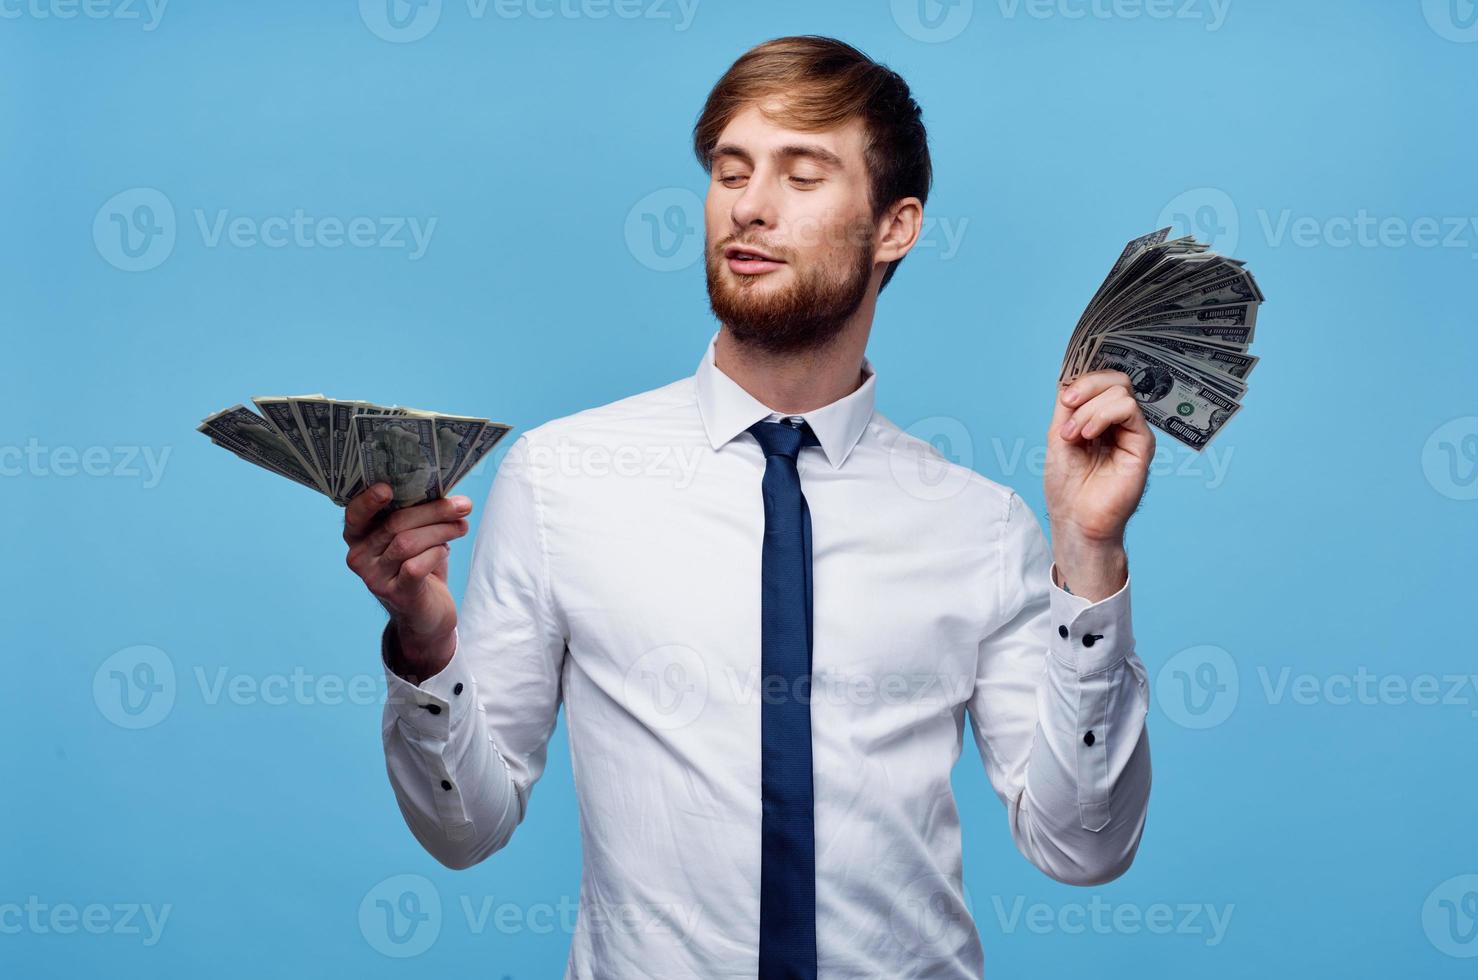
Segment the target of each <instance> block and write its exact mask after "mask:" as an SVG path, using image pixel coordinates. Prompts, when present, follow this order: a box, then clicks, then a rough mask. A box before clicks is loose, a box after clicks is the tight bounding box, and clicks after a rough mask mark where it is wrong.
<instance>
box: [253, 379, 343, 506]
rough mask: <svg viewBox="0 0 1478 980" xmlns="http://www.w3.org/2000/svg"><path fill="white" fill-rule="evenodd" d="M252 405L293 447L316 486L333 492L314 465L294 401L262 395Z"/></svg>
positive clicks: (311, 452) (326, 491)
mask: <svg viewBox="0 0 1478 980" xmlns="http://www.w3.org/2000/svg"><path fill="white" fill-rule="evenodd" d="M252 404H254V405H256V406H257V411H259V412H261V413H262V417H263V418H265V419H266V420H267V421H268V422H269V423H271V425H272V428H274V429H276V430H277V432H278V434H279V435H281V436H282V438H283V439H285V440H287V443H288V445H289V446H291V447H292V452H293V455H294V456H295V457H297V459H298V461H299V462H300V463H301V464H302V466H303V468H304V469H305V470H307V471H308V473H310V474H311V475H312V478H313V483H314V485H315V486H316V487H317V488H318V489H319V490H321V491H323V492H324V493H329V492H331V491H332V488H331V487H330V486H329V484H328V479H327V477H326V476H325V474H323V473H320V472H319V470H318V467H317V465H316V464H315V463H314V459H313V451H312V450H311V449H309V448H308V439H307V436H306V435H305V434H304V433H303V431H302V429H301V428H300V426H299V423H298V417H297V415H296V414H295V413H294V412H293V407H292V399H290V398H288V397H286V396H276V395H261V396H258V397H256V398H253V399H252ZM243 408H244V406H243Z"/></svg>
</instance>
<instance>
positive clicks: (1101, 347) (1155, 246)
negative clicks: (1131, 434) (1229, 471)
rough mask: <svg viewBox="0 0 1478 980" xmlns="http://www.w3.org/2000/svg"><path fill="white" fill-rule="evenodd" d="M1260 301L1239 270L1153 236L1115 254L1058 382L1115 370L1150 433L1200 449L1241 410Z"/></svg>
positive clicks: (1182, 241)
mask: <svg viewBox="0 0 1478 980" xmlns="http://www.w3.org/2000/svg"><path fill="white" fill-rule="evenodd" d="M1262 302H1263V294H1262V290H1261V289H1259V288H1258V285H1257V280H1256V279H1255V278H1253V275H1252V273H1251V271H1249V270H1248V269H1247V268H1246V263H1244V262H1242V261H1240V260H1239V259H1232V258H1227V257H1226V256H1222V255H1217V254H1216V253H1215V252H1212V251H1210V249H1209V248H1208V247H1207V246H1206V245H1204V244H1202V243H1200V242H1197V241H1195V239H1193V238H1189V237H1187V238H1177V239H1171V238H1170V229H1169V228H1161V229H1160V230H1158V231H1155V232H1151V233H1150V234H1148V235H1143V236H1141V237H1139V238H1136V239H1134V240H1132V241H1131V242H1129V244H1128V245H1126V246H1124V251H1123V252H1121V253H1120V255H1119V258H1118V259H1117V260H1116V261H1115V262H1114V265H1113V268H1112V269H1110V270H1109V274H1108V277H1107V278H1105V279H1104V281H1103V284H1102V285H1100V286H1099V287H1098V291H1097V292H1095V293H1094V294H1093V298H1092V299H1091V300H1089V302H1088V306H1087V308H1086V309H1085V310H1084V311H1083V315H1082V317H1080V318H1079V320H1078V324H1077V326H1076V327H1074V328H1073V333H1072V337H1071V338H1070V339H1069V340H1068V347H1067V353H1066V354H1065V355H1064V357H1063V360H1062V371H1061V373H1060V374H1059V376H1058V380H1059V381H1062V382H1068V381H1071V380H1072V379H1074V378H1076V377H1078V376H1079V375H1081V374H1085V373H1087V372H1089V371H1098V370H1103V369H1108V370H1116V371H1123V372H1124V373H1125V374H1127V375H1129V378H1130V380H1131V381H1132V382H1133V385H1134V395H1135V398H1137V399H1138V400H1139V404H1140V409H1141V411H1143V412H1144V416H1145V418H1146V419H1147V420H1148V421H1149V423H1150V424H1151V425H1154V426H1155V427H1156V428H1158V429H1160V430H1161V431H1163V432H1165V433H1166V434H1168V435H1170V436H1172V437H1173V438H1175V439H1177V440H1179V441H1180V442H1182V443H1184V444H1185V445H1187V446H1189V447H1191V448H1192V449H1195V450H1201V449H1204V448H1205V447H1206V445H1207V444H1208V443H1209V442H1210V441H1211V440H1212V439H1213V438H1215V437H1216V434H1217V433H1218V432H1220V431H1221V429H1222V427H1223V426H1224V425H1226V423H1227V422H1228V421H1229V420H1230V419H1231V417H1232V416H1233V415H1235V414H1236V413H1237V411H1238V410H1239V409H1241V407H1242V404H1241V402H1242V398H1243V397H1244V396H1245V395H1246V394H1247V376H1248V375H1249V374H1251V373H1252V369H1253V368H1254V367H1255V366H1256V365H1257V361H1258V359H1257V358H1256V357H1255V356H1253V355H1251V354H1248V353H1247V348H1248V346H1249V345H1250V344H1251V343H1252V338H1253V333H1254V330H1255V328H1256V325H1257V311H1258V308H1259V307H1260V306H1261V304H1262Z"/></svg>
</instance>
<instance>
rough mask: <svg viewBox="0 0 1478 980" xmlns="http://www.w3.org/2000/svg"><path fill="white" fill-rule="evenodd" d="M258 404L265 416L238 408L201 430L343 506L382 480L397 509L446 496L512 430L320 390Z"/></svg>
mask: <svg viewBox="0 0 1478 980" xmlns="http://www.w3.org/2000/svg"><path fill="white" fill-rule="evenodd" d="M252 402H253V404H255V405H256V407H257V409H258V410H259V411H260V412H261V413H262V414H261V415H258V414H256V412H253V411H252V410H251V409H249V408H246V407H245V406H244V405H233V406H231V407H230V408H227V409H224V410H222V411H220V412H216V413H215V414H214V415H211V416H209V417H207V418H206V419H205V420H204V421H202V422H201V423H200V425H199V426H198V427H197V428H198V429H199V431H201V432H203V433H205V434H206V435H207V436H209V437H210V439H211V441H212V442H214V443H215V444H216V445H218V446H221V447H222V448H224V449H228V450H230V451H231V452H233V453H235V454H236V455H237V456H239V457H241V458H242V459H245V460H246V461H247V462H250V463H255V464H257V465H258V466H261V467H262V468H264V469H268V470H271V471H272V472H274V473H277V474H278V475H280V476H285V477H287V478H288V479H290V480H293V481H294V482H296V483H301V484H303V485H304V486H307V487H312V488H313V489H315V490H317V491H319V492H320V493H322V494H324V495H325V496H328V497H329V498H331V499H332V500H333V501H334V502H335V503H337V504H339V505H341V506H342V505H344V504H347V503H348V502H349V501H350V500H352V499H354V497H355V496H356V495H358V494H359V493H362V492H363V491H364V490H365V489H366V488H367V487H369V486H371V485H372V484H374V483H379V482H384V483H388V484H390V486H391V488H392V491H393V495H394V496H393V499H392V501H391V503H390V505H389V506H391V507H404V506H408V505H410V504H415V503H424V502H425V501H428V500H435V499H437V498H439V497H443V496H445V495H446V494H448V493H450V492H451V489H452V487H453V486H455V485H456V483H457V481H459V480H461V479H462V477H464V476H466V475H467V474H468V473H469V472H470V471H471V470H472V469H473V468H474V467H475V466H476V465H477V464H478V462H480V461H481V460H482V458H483V457H484V456H486V455H487V453H488V452H490V451H491V450H492V448H493V447H494V446H495V445H497V443H498V441H499V440H500V439H502V438H503V436H505V435H507V434H508V433H509V432H510V431H512V427H511V426H507V425H504V424H502V423H500V422H490V421H488V420H487V419H483V418H473V417H470V416H464V415H444V414H441V413H438V412H428V411H425V410H422V409H415V408H405V407H402V406H399V405H376V404H374V403H373V402H364V401H340V400H337V399H333V398H327V397H325V396H324V395H321V394H317V395H280V396H279V395H262V396H259V397H257V398H253V399H252ZM366 474H368V479H366Z"/></svg>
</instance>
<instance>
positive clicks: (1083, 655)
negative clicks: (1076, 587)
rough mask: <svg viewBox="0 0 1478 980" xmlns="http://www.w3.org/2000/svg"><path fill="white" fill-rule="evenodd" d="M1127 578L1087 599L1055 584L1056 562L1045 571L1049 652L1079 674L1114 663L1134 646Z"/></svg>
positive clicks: (1085, 673)
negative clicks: (1110, 592)
mask: <svg viewBox="0 0 1478 980" xmlns="http://www.w3.org/2000/svg"><path fill="white" fill-rule="evenodd" d="M1129 579H1130V576H1128V575H1125V577H1124V584H1123V586H1121V587H1120V589H1119V591H1118V592H1115V593H1114V594H1113V595H1111V596H1109V597H1108V598H1106V599H1100V600H1098V601H1097V602H1089V601H1088V600H1087V599H1085V598H1083V597H1082V596H1079V595H1073V594H1071V593H1069V592H1066V591H1064V590H1063V589H1062V587H1061V586H1059V585H1058V584H1057V566H1056V565H1055V564H1054V565H1053V566H1052V571H1051V572H1050V573H1049V575H1048V595H1049V596H1050V600H1049V603H1048V605H1049V607H1050V610H1051V617H1052V626H1051V630H1052V633H1051V636H1050V637H1049V640H1048V649H1049V650H1050V651H1051V652H1052V655H1053V656H1054V657H1056V658H1057V659H1058V660H1060V661H1062V662H1063V663H1064V664H1066V665H1067V666H1068V667H1071V668H1072V669H1073V670H1075V671H1077V673H1078V674H1079V676H1083V675H1087V674H1093V673H1097V672H1098V671H1100V670H1105V669H1107V668H1109V667H1112V666H1114V664H1116V663H1118V662H1119V661H1120V660H1123V659H1124V658H1125V657H1126V656H1127V655H1128V654H1129V653H1131V652H1132V651H1133V650H1134V626H1133V623H1132V621H1131V618H1130V615H1129Z"/></svg>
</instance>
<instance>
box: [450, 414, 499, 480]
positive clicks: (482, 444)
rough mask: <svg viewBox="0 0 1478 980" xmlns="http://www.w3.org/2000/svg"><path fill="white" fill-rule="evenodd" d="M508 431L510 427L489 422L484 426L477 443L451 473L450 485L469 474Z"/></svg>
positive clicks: (478, 435)
mask: <svg viewBox="0 0 1478 980" xmlns="http://www.w3.org/2000/svg"><path fill="white" fill-rule="evenodd" d="M510 430H511V426H507V425H502V424H500V423H498V422H489V423H488V424H487V425H485V426H484V427H483V429H482V431H481V432H479V433H478V434H477V442H476V443H474V444H473V446H472V449H471V450H470V451H469V452H468V453H467V455H466V456H465V457H463V459H462V462H461V464H460V465H459V466H458V467H457V469H456V470H455V471H453V473H452V483H456V482H457V481H458V480H460V479H462V477H464V476H466V475H467V474H468V473H470V472H471V471H472V468H473V467H475V466H476V465H477V464H478V463H479V462H481V461H482V458H483V457H484V456H486V455H487V454H488V453H489V452H491V451H492V448H493V447H494V446H496V445H497V444H498V440H500V439H502V438H503V437H504V436H505V435H507V434H508V433H509V431H510Z"/></svg>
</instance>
